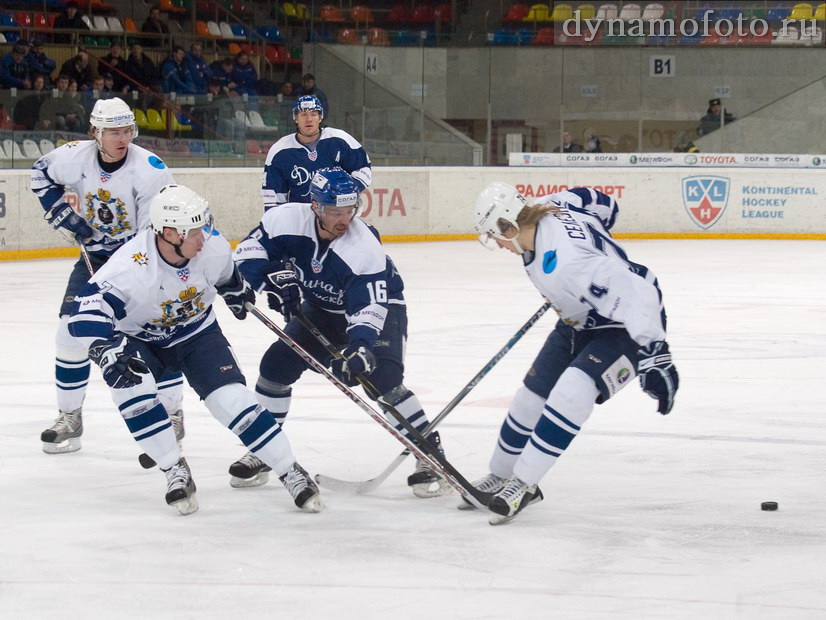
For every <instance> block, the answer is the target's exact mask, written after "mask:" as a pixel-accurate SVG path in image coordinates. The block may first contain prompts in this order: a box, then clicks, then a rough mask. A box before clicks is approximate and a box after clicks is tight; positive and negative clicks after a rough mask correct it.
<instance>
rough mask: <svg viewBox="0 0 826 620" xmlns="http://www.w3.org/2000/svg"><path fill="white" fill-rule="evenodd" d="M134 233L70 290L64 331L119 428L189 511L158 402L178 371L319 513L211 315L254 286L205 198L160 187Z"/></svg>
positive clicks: (241, 309)
mask: <svg viewBox="0 0 826 620" xmlns="http://www.w3.org/2000/svg"><path fill="white" fill-rule="evenodd" d="M149 211H150V217H151V228H150V229H146V230H143V231H141V232H140V233H138V234H137V235H136V236H135V237H134V238H133V239H132V240H131V241H129V242H128V243H126V244H125V245H124V246H123V248H122V249H121V250H120V251H119V252H118V253H117V254H115V255H114V256H113V257H112V258H111V259H110V260H109V261H108V262H107V263H106V264H105V265H104V266H103V267H101V268H100V270H99V271H98V272H97V273H96V274H95V275H94V276H93V277H92V279H91V280H90V281H89V283H88V284H87V285H86V286H85V287H84V288H83V289H82V290H81V291H80V292H79V293H78V296H77V300H76V302H75V303H74V305H73V312H72V316H71V319H70V322H69V332H70V333H71V334H72V336H74V337H75V338H77V339H78V340H79V341H80V342H82V343H83V344H84V345H85V346H86V347H88V350H89V357H90V358H91V359H92V360H93V361H94V362H95V363H96V364H98V365H99V366H100V369H101V371H102V372H103V378H104V380H105V381H106V383H107V384H108V385H109V387H110V388H111V393H112V398H113V400H114V401H115V404H116V405H117V407H118V409H119V411H120V413H121V415H122V416H123V419H124V420H125V422H126V426H127V427H128V428H129V431H130V432H131V433H132V437H133V438H134V439H135V441H137V442H138V444H139V445H140V447H141V449H142V450H143V451H144V452H145V453H146V454H148V455H149V456H150V457H152V458H153V459H154V460H155V461H156V462H157V463H158V465H159V467H160V468H161V470H162V471H164V472H165V474H166V477H167V493H166V502H167V504H169V505H170V506H172V507H173V508H175V509H176V510H178V511H179V512H180V513H181V514H190V513H191V512H194V511H195V510H197V509H198V502H197V499H196V495H195V482H194V481H193V480H192V474H191V472H190V469H189V466H188V465H187V462H186V459H185V458H183V457H182V456H181V448H180V445H179V444H178V443H177V441H176V438H175V433H174V430H173V428H172V425H171V422H170V419H169V416H168V415H167V412H166V410H165V409H164V407H163V406H162V405H161V403H160V402H159V400H158V390H157V380H158V379H159V378H160V377H161V376H162V375H163V374H164V372H166V371H169V370H175V371H183V373H184V375H185V376H186V378H187V381H188V382H189V384H190V385H191V386H192V388H193V389H194V390H195V391H196V392H197V394H198V396H199V397H200V398H201V399H202V400H203V401H204V403H205V404H206V406H207V409H209V411H210V412H211V413H212V415H213V416H214V417H215V418H216V419H217V420H218V421H219V422H221V423H222V424H223V425H224V426H226V427H227V428H229V429H230V430H232V431H233V432H234V433H235V434H236V435H238V437H239V438H240V439H241V441H242V442H243V443H244V445H246V446H247V447H248V448H249V449H250V450H251V451H252V453H253V454H255V455H257V456H258V457H259V458H261V459H262V460H263V461H264V462H265V463H266V464H267V465H268V466H269V467H270V468H272V469H273V470H274V471H275V472H277V473H278V475H279V477H280V478H281V480H282V482H283V483H284V486H286V487H287V489H288V490H289V492H290V494H291V496H292V498H293V501H294V502H295V504H296V505H297V506H298V507H299V508H300V509H302V510H305V511H307V512H318V511H319V510H320V509H321V500H320V497H319V494H318V488H317V487H316V485H315V483H314V482H313V481H312V479H311V478H310V476H309V475H308V474H307V472H306V471H304V469H302V467H301V466H300V465H299V464H298V463H297V462H296V460H295V457H294V456H293V453H292V450H291V448H290V444H289V442H288V441H287V437H286V435H285V433H284V432H283V431H282V429H281V425H280V424H279V423H278V422H276V420H275V418H274V417H273V415H272V414H271V413H270V412H269V411H267V410H266V409H264V408H263V407H261V406H260V405H259V404H258V402H257V401H256V399H255V396H254V395H253V393H252V392H250V391H249V390H248V389H247V388H246V387H245V380H244V375H243V374H242V372H241V369H240V368H238V364H237V362H236V359H235V355H234V354H233V352H232V350H231V348H230V345H229V343H228V342H227V340H226V338H225V337H224V335H223V333H222V331H221V328H220V326H219V325H218V322H217V320H216V318H215V313H214V312H213V309H212V304H213V302H214V301H215V298H216V296H217V295H221V296H222V297H223V298H224V301H225V302H226V304H227V306H228V307H229V308H230V310H232V312H233V314H234V315H235V316H236V317H237V318H238V319H244V318H245V317H246V315H247V310H246V307H245V304H246V303H255V293H254V292H253V291H252V289H251V288H250V287H249V285H248V284H247V283H246V282H245V281H244V280H243V278H242V277H241V275H240V274H239V273H238V270H237V268H236V267H235V263H234V262H233V260H232V250H231V248H230V245H229V242H228V241H227V240H226V239H224V238H223V237H222V236H221V235H220V234H219V233H218V232H217V231H215V230H213V225H212V216H211V215H210V211H209V205H208V203H207V201H206V200H205V199H204V198H202V197H201V196H199V195H198V194H197V193H195V192H194V191H192V190H191V189H189V188H186V187H183V186H181V185H168V186H166V187H164V188H162V189H161V190H160V192H159V193H158V195H157V196H156V197H155V198H154V199H153V200H152V203H151V205H150V207H149Z"/></svg>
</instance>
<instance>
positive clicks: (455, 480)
mask: <svg viewBox="0 0 826 620" xmlns="http://www.w3.org/2000/svg"><path fill="white" fill-rule="evenodd" d="M244 307H245V308H246V309H247V312H249V313H250V314H252V315H254V316H255V318H257V319H258V320H259V321H261V322H262V323H263V324H264V325H266V326H267V327H268V328H269V329H270V330H271V331H272V332H274V333H275V334H276V335H277V336H278V337H279V338H280V339H281V340H282V341H283V342H284V344H286V345H287V346H288V347H290V348H291V349H292V350H293V351H294V352H295V353H296V354H297V355H298V356H299V357H300V358H301V359H302V360H304V361H305V362H306V363H307V364H308V365H309V366H310V367H311V368H312V369H313V370H315V371H316V372H318V373H319V374H321V375H322V376H324V377H325V378H326V379H327V380H328V381H329V382H330V383H332V384H333V385H334V386H335V387H336V388H337V389H338V390H339V391H340V392H342V393H343V394H344V395H345V396H347V398H349V399H350V400H352V401H353V402H354V403H355V404H356V405H358V407H359V408H360V409H361V410H362V411H364V412H365V413H366V414H367V415H369V416H370V417H371V418H373V419H374V420H375V421H376V422H378V423H379V424H380V425H381V426H382V428H384V430H386V431H387V432H388V433H390V434H391V435H393V437H395V438H396V439H397V440H398V441H399V442H401V443H402V444H403V445H404V446H405V447H406V448H407V449H408V450H410V451H411V452H412V453H413V454H415V455H416V457H417V458H419V459H420V460H422V461H424V462H425V463H427V465H428V467H430V468H432V469H433V470H435V471H437V472H439V473H440V474H441V475H442V476H444V478H445V480H447V481H448V483H450V485H451V486H452V487H453V488H455V489H456V490H457V491H458V492H459V493H460V494H461V495H462V496H464V497H465V499H467V500H468V501H469V502H470V503H471V504H473V505H474V506H476V507H477V508H482V509H487V505H488V501H489V500H490V498H491V497H492V494H490V493H484V492H482V491H480V490H479V489H477V488H475V487H474V486H473V485H472V484H471V483H470V482H468V480H467V479H466V478H465V477H464V476H462V474H460V473H459V472H458V471H457V470H456V468H455V467H453V465H451V464H450V462H448V460H447V459H446V458H445V457H444V456H443V455H441V454H439V452H438V451H437V450H436V448H435V447H434V446H432V445H431V444H430V443H429V442H428V441H427V440H426V439H425V438H424V437H423V436H422V435H421V433H419V431H417V430H416V429H415V428H414V427H413V426H412V425H411V424H410V422H408V421H407V419H406V418H405V417H404V416H403V415H402V414H401V413H399V412H398V411H397V410H396V409H395V408H394V407H392V406H391V405H388V404H387V403H383V405H384V406H386V407H388V410H389V411H390V413H391V414H392V415H393V417H394V418H396V420H397V421H398V423H399V424H400V425H401V426H402V427H403V428H404V430H405V431H406V432H407V435H404V434H402V433H401V432H400V431H399V430H398V429H396V427H395V426H393V424H391V423H390V422H389V421H388V420H387V418H385V417H384V416H383V415H382V414H381V413H379V412H378V411H376V410H375V409H373V407H372V406H371V405H370V404H369V403H367V402H366V401H365V400H364V399H363V398H361V397H360V396H359V395H358V394H356V393H355V392H354V391H353V390H351V389H350V388H349V387H347V386H346V385H345V384H344V383H342V382H341V381H340V380H339V379H338V377H336V376H335V375H334V374H333V373H331V372H330V371H329V370H328V369H327V367H326V366H324V364H322V363H320V362H319V361H318V360H316V359H315V358H314V357H313V356H312V355H310V354H309V353H308V352H307V351H306V350H305V349H304V348H303V347H302V346H301V345H300V344H298V343H297V342H296V341H295V340H293V339H292V338H291V337H290V336H289V335H288V334H287V333H286V332H285V331H284V330H283V329H281V328H280V327H279V326H278V325H276V324H275V323H274V322H273V321H272V320H270V318H269V317H268V316H267V315H266V314H264V313H263V312H261V311H260V310H259V309H258V308H256V307H255V306H254V305H252V304H251V303H250V302H247V303H246V304H244ZM365 389H367V388H365ZM373 389H374V390H375V388H373Z"/></svg>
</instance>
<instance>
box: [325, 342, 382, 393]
mask: <svg viewBox="0 0 826 620" xmlns="http://www.w3.org/2000/svg"><path fill="white" fill-rule="evenodd" d="M341 355H342V357H338V358H336V359H334V360H333V361H332V362H330V369H331V370H332V372H333V374H334V375H335V376H336V377H337V378H338V379H339V380H340V381H341V382H342V383H345V384H347V385H356V384H357V383H358V380H357V377H358V376H359V375H366V374H370V373H371V372H373V369H374V368H375V367H376V357H375V356H374V355H373V352H372V351H371V350H370V349H368V348H367V347H366V346H365V344H364V343H363V342H361V341H358V342H355V343H353V344H351V345H350V346H348V347H347V348H346V349H344V351H342V353H341Z"/></svg>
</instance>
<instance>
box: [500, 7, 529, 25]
mask: <svg viewBox="0 0 826 620" xmlns="http://www.w3.org/2000/svg"><path fill="white" fill-rule="evenodd" d="M529 12H530V7H528V5H527V4H519V3H517V4H514V5H512V6H511V8H510V9H508V12H507V13H506V14H505V16H504V17H503V18H502V21H503V22H507V23H510V22H521V21H522V20H524V19H525V18H526V17H527V16H528V13H529Z"/></svg>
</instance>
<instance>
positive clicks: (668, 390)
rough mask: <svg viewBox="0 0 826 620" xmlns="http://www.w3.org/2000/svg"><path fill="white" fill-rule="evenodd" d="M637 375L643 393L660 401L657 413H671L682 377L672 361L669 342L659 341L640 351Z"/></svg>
mask: <svg viewBox="0 0 826 620" xmlns="http://www.w3.org/2000/svg"><path fill="white" fill-rule="evenodd" d="M637 374H639V376H640V385H641V386H642V391H643V392H645V393H646V394H648V395H649V396H650V397H651V398H655V399H656V400H658V401H659V406H658V407H657V411H659V412H660V413H661V414H663V415H666V414H667V413H668V412H669V411H671V408H672V407H673V406H674V395H675V394H676V393H677V388H678V387H679V385H680V377H679V375H677V368H676V367H675V366H674V364H673V363H672V361H671V352H670V351H669V350H668V343H667V342H665V341H663V340H658V341H657V342H652V343H651V344H649V345H648V346H646V347H642V348H641V349H640V350H639V361H638V362H637Z"/></svg>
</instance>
